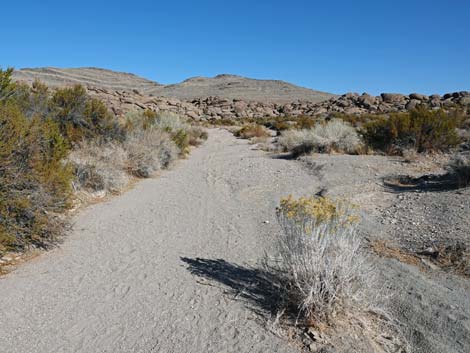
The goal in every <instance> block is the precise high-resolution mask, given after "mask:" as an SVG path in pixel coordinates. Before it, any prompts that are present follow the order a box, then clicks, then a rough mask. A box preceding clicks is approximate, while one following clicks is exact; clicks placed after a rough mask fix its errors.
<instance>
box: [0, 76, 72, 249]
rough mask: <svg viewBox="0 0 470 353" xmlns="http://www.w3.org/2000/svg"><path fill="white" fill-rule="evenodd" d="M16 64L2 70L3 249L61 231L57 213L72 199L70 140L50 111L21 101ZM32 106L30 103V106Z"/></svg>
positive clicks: (0, 234)
mask: <svg viewBox="0 0 470 353" xmlns="http://www.w3.org/2000/svg"><path fill="white" fill-rule="evenodd" d="M10 76H11V70H7V71H2V70H0V97H2V98H1V100H0V253H2V252H4V251H7V250H11V249H23V248H25V247H26V246H27V245H28V244H35V245H37V246H45V244H46V243H47V242H48V241H51V240H53V239H54V238H55V237H56V236H57V234H58V233H59V232H60V231H61V229H62V226H63V223H62V222H61V221H60V218H59V217H56V216H54V215H56V214H58V213H60V212H62V211H63V210H65V209H66V208H67V207H68V206H69V205H70V201H71V195H72V190H71V181H72V179H73V174H72V168H71V166H70V165H69V164H68V163H66V162H64V158H65V157H66V156H67V154H68V152H69V149H70V143H69V141H68V140H67V138H66V137H64V136H63V135H62V133H61V129H60V126H59V124H58V123H57V122H56V121H55V120H54V119H53V117H50V116H47V115H46V116H44V115H40V114H29V115H30V116H29V117H28V116H27V114H26V110H27V109H25V108H26V107H27V105H26V104H23V105H20V104H18V103H17V100H16V97H15V94H16V92H17V91H16V89H17V86H16V85H15V84H13V83H12V82H11V80H10ZM27 108H28V109H29V107H27Z"/></svg>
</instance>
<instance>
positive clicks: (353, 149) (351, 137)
mask: <svg viewBox="0 0 470 353" xmlns="http://www.w3.org/2000/svg"><path fill="white" fill-rule="evenodd" d="M278 144H279V145H280V146H281V147H282V148H283V149H284V150H285V151H289V152H291V153H292V154H293V155H294V156H300V155H302V154H308V153H312V152H320V153H331V152H338V153H350V154H356V153H359V152H360V151H361V149H362V147H363V144H362V141H361V138H360V137H359V135H358V133H357V131H356V130H355V129H354V128H353V127H352V126H351V125H349V124H348V123H345V122H343V121H342V120H338V119H333V120H330V121H328V122H326V123H319V124H317V125H315V126H314V127H313V128H311V129H303V130H287V131H284V132H282V134H281V136H280V137H279V138H278Z"/></svg>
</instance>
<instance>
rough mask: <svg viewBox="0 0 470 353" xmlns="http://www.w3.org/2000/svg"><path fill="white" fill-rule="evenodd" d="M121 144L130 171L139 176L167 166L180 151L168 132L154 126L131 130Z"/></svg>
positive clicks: (150, 173) (144, 175) (147, 175)
mask: <svg viewBox="0 0 470 353" xmlns="http://www.w3.org/2000/svg"><path fill="white" fill-rule="evenodd" d="M123 146H124V149H125V151H126V152H127V154H128V166H129V170H130V172H131V173H132V174H133V175H135V176H137V177H140V178H148V177H150V176H152V175H154V174H155V172H157V171H158V170H161V169H166V168H168V167H169V166H170V165H171V163H172V162H173V161H174V160H175V159H176V158H178V155H179V153H180V151H179V149H178V147H177V146H176V144H175V143H174V142H173V141H172V139H171V136H170V134H169V133H167V132H165V131H162V130H160V129H156V128H151V129H147V130H140V131H135V132H133V133H132V134H130V135H129V136H128V137H127V139H126V141H125V142H124V144H123Z"/></svg>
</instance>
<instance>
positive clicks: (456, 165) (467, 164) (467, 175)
mask: <svg viewBox="0 0 470 353" xmlns="http://www.w3.org/2000/svg"><path fill="white" fill-rule="evenodd" d="M447 170H448V171H449V172H450V173H451V174H452V175H453V176H455V178H456V179H457V182H458V185H459V186H460V187H466V186H469V185H470V154H469V153H467V154H463V153H461V154H458V155H456V156H454V158H453V159H452V160H451V161H450V162H449V164H448V166H447Z"/></svg>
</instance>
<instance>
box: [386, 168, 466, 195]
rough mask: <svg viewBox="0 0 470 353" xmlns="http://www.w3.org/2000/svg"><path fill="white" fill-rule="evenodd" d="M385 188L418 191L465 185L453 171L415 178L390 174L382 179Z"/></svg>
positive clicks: (445, 189) (449, 188)
mask: <svg viewBox="0 0 470 353" xmlns="http://www.w3.org/2000/svg"><path fill="white" fill-rule="evenodd" d="M382 183H383V185H384V186H385V188H386V189H387V190H388V191H390V192H395V193H403V192H416V191H434V192H439V191H451V190H457V189H460V188H463V187H465V185H462V184H461V183H460V182H459V179H458V177H457V176H456V175H455V174H453V173H446V174H443V175H435V174H429V175H423V176H421V177H419V178H413V177H411V176H409V175H395V176H388V177H385V178H383V179H382Z"/></svg>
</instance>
